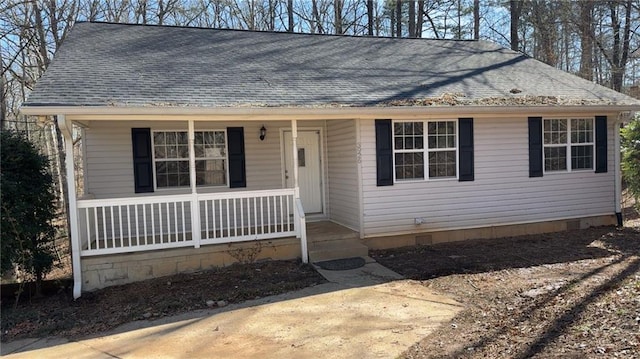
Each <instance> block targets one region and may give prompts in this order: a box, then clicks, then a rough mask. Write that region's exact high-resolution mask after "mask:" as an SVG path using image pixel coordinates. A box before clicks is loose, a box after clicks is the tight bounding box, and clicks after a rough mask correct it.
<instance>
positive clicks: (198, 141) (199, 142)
mask: <svg viewBox="0 0 640 359" xmlns="http://www.w3.org/2000/svg"><path fill="white" fill-rule="evenodd" d="M195 144H197V145H202V144H204V134H203V133H202V132H196V133H195Z"/></svg>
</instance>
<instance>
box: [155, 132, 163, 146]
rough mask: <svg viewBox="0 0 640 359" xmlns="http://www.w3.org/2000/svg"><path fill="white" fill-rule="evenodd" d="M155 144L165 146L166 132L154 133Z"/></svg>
mask: <svg viewBox="0 0 640 359" xmlns="http://www.w3.org/2000/svg"><path fill="white" fill-rule="evenodd" d="M153 143H154V144H155V145H164V132H154V133H153Z"/></svg>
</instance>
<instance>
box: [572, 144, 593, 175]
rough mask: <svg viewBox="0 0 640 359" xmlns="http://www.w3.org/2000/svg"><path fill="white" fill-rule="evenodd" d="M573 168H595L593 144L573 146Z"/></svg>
mask: <svg viewBox="0 0 640 359" xmlns="http://www.w3.org/2000/svg"><path fill="white" fill-rule="evenodd" d="M571 169H574V170H576V169H593V146H592V145H588V146H571Z"/></svg>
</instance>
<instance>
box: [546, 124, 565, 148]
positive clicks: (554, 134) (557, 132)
mask: <svg viewBox="0 0 640 359" xmlns="http://www.w3.org/2000/svg"><path fill="white" fill-rule="evenodd" d="M543 138H544V143H545V144H562V143H567V120H556V119H548V120H544V131H543Z"/></svg>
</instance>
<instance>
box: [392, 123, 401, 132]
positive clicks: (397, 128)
mask: <svg viewBox="0 0 640 359" xmlns="http://www.w3.org/2000/svg"><path fill="white" fill-rule="evenodd" d="M402 129H403V127H402V123H401V122H396V123H394V124H393V134H394V135H402V134H403V131H402Z"/></svg>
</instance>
